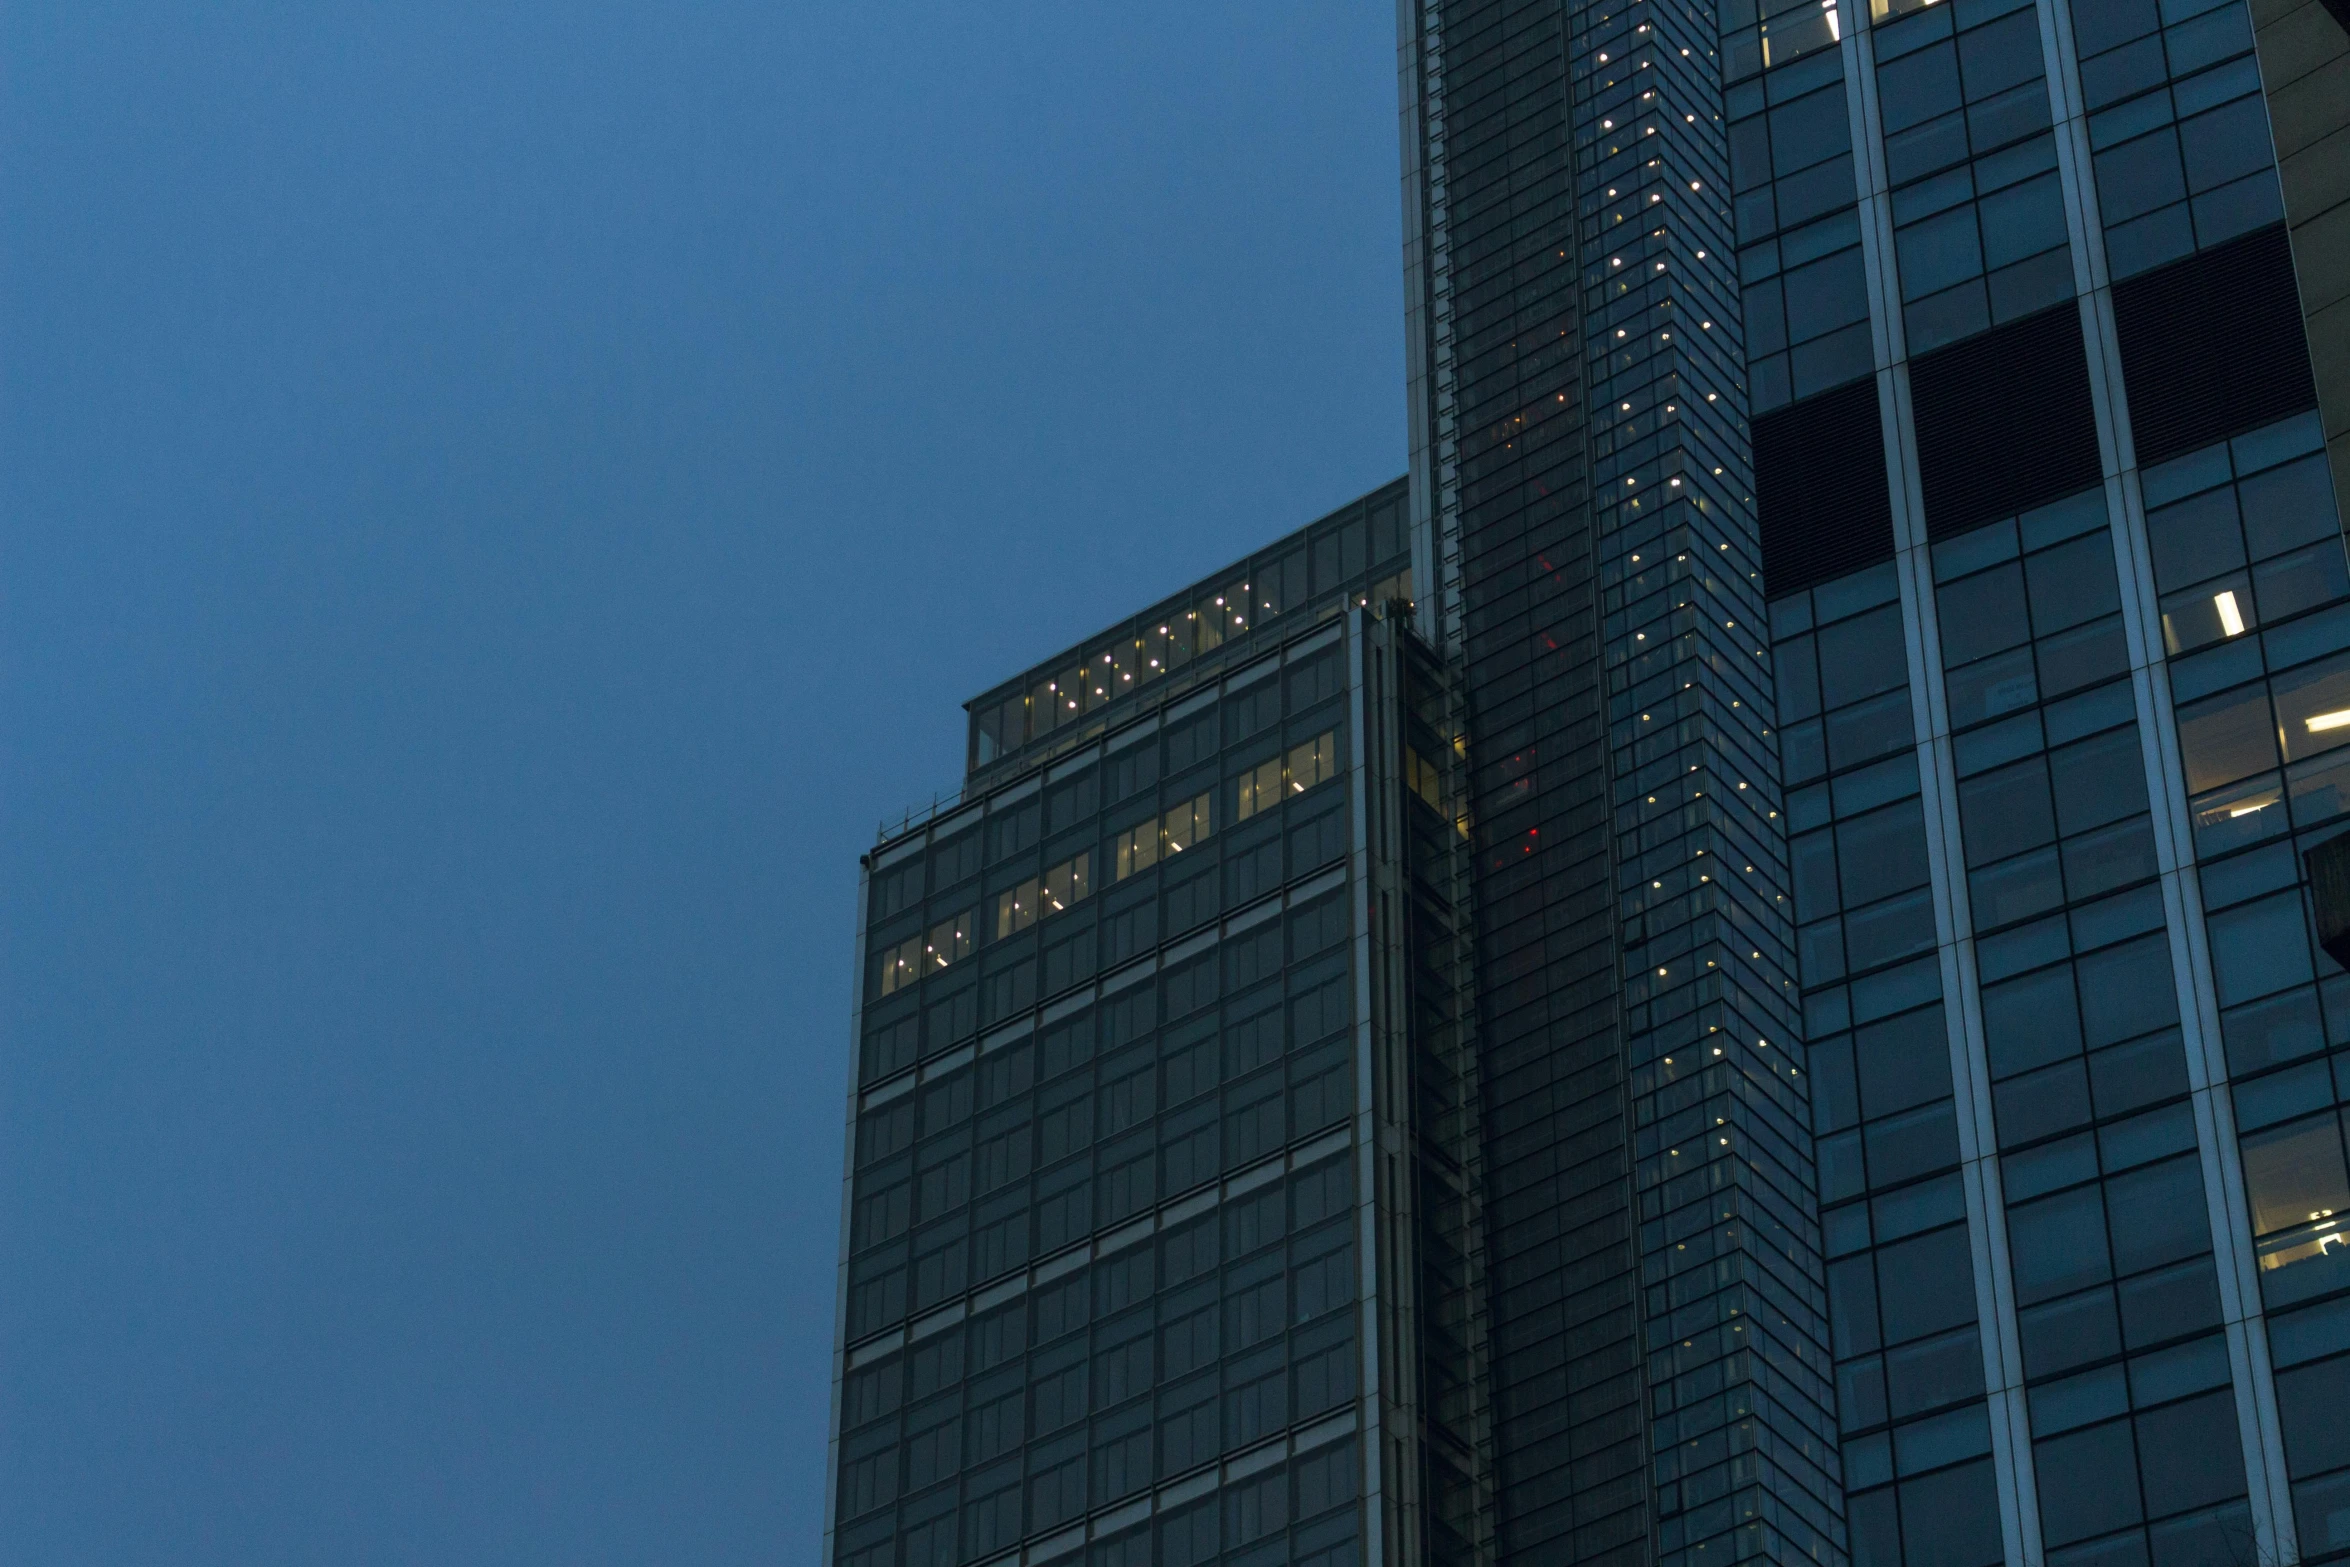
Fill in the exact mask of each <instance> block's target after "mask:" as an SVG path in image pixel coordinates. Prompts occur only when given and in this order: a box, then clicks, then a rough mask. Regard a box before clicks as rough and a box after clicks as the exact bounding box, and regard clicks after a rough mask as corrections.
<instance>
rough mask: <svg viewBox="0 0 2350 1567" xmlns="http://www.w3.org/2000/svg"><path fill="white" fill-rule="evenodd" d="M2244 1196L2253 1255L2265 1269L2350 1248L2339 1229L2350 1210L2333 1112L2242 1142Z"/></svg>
mask: <svg viewBox="0 0 2350 1567" xmlns="http://www.w3.org/2000/svg"><path fill="white" fill-rule="evenodd" d="M2243 1152H2244V1188H2245V1195H2246V1196H2247V1197H2248V1198H2249V1199H2250V1200H2251V1204H2252V1229H2253V1233H2254V1234H2255V1235H2257V1236H2259V1237H2260V1238H2259V1240H2258V1241H2256V1242H2255V1243H2254V1247H2253V1249H2254V1251H2255V1252H2257V1253H2258V1255H2259V1258H2260V1266H2261V1267H2262V1268H2263V1269H2264V1270H2266V1269H2274V1268H2285V1267H2290V1266H2292V1265H2293V1264H2294V1263H2297V1262H2306V1261H2314V1260H2315V1259H2317V1258H2320V1257H2323V1256H2325V1255H2326V1254H2327V1253H2328V1252H2339V1251H2343V1250H2345V1249H2350V1236H2346V1235H2345V1234H2344V1233H2343V1231H2342V1229H2341V1225H2342V1223H2343V1219H2344V1216H2345V1210H2350V1179H2346V1178H2345V1176H2344V1173H2343V1163H2342V1142H2341V1134H2340V1131H2339V1129H2338V1127H2337V1125H2336V1122H2335V1118H2334V1115H2333V1113H2332V1112H2328V1113H2326V1114H2324V1115H2317V1116H2312V1117H2310V1118H2309V1119H2308V1120H2305V1121H2296V1122H2294V1123H2293V1124H2292V1125H2290V1126H2281V1127H2279V1128H2277V1129H2276V1130H2275V1131H2273V1132H2260V1133H2256V1134H2254V1135H2252V1136H2248V1137H2246V1138H2245V1139H2244V1141H2243Z"/></svg>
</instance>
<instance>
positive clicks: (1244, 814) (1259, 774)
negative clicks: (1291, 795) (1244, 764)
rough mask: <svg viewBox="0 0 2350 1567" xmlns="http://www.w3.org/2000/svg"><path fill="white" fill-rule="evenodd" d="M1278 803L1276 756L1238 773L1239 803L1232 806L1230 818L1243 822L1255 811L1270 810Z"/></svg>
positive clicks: (1279, 770)
mask: <svg viewBox="0 0 2350 1567" xmlns="http://www.w3.org/2000/svg"><path fill="white" fill-rule="evenodd" d="M1280 803H1281V758H1279V757H1277V756H1276V757H1273V758H1271V759H1270V760H1268V761H1263V762H1259V763H1258V764H1257V765H1256V766H1254V767H1252V768H1250V769H1249V770H1248V771H1247V772H1245V773H1242V774H1241V775H1240V786H1239V803H1238V804H1237V805H1236V806H1235V807H1234V808H1233V812H1232V818H1233V820H1234V821H1242V822H1245V821H1247V820H1248V819H1249V818H1250V817H1252V816H1254V815H1256V814H1257V812H1259V811H1267V810H1271V809H1272V808H1273V807H1274V806H1276V805H1279V804H1280Z"/></svg>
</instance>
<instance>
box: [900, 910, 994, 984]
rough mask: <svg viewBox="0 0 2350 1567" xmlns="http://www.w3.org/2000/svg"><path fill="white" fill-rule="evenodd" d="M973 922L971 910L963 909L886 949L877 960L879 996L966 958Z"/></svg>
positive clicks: (969, 953) (969, 952)
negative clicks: (917, 934) (921, 932)
mask: <svg viewBox="0 0 2350 1567" xmlns="http://www.w3.org/2000/svg"><path fill="white" fill-rule="evenodd" d="M972 923H973V922H972V917H971V911H970V910H969V909H965V910H964V911H963V912H962V913H960V914H957V915H955V916H954V917H953V918H951V919H944V920H940V921H939V922H938V923H937V924H936V925H933V926H931V927H930V929H929V930H927V931H925V932H924V933H923V934H921V935H919V936H909V937H907V938H906V939H905V940H904V941H901V942H899V943H898V944H897V945H896V946H894V947H889V948H887V949H885V950H884V951H883V952H882V954H881V956H880V958H879V960H878V967H879V971H880V972H879V975H878V979H879V982H880V990H881V993H882V994H883V995H885V996H887V995H891V994H894V993H895V992H897V991H900V990H903V989H905V988H906V987H907V986H908V985H911V984H913V983H914V982H915V981H916V980H919V979H922V978H924V977H925V976H927V975H930V974H935V973H937V972H938V971H939V970H940V969H942V968H945V967H947V966H948V965H949V964H951V963H953V962H955V961H956V960H957V959H959V958H966V957H969V956H970V955H971V942H972Z"/></svg>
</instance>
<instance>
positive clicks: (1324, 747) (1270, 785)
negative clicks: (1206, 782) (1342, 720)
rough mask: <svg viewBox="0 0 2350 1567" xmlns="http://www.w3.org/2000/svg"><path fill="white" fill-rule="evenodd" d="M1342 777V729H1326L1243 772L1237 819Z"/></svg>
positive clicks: (1266, 809)
mask: <svg viewBox="0 0 2350 1567" xmlns="http://www.w3.org/2000/svg"><path fill="white" fill-rule="evenodd" d="M1337 776H1338V731H1336V730H1335V729H1325V730H1324V731H1322V733H1320V734H1318V735H1316V736H1315V737H1314V738H1313V739H1311V740H1305V741H1301V742H1299V743H1298V744H1296V745H1293V746H1291V747H1290V748H1289V753H1288V754H1287V755H1286V756H1276V757H1272V758H1269V759H1268V760H1266V761H1263V762H1260V763H1258V764H1257V765H1256V766H1254V767H1252V768H1250V769H1249V770H1248V771H1247V772H1245V773H1242V774H1241V775H1240V799H1239V803H1238V805H1237V806H1236V808H1235V809H1234V811H1233V813H1232V814H1233V819H1234V820H1236V821H1243V822H1245V821H1247V820H1248V819H1249V818H1250V817H1252V816H1254V815H1256V814H1257V812H1259V811H1269V810H1271V809H1272V808H1273V807H1274V806H1276V805H1279V804H1280V803H1281V802H1282V801H1283V800H1285V799H1287V798H1288V797H1289V796H1291V795H1293V794H1303V793H1305V792H1306V791H1307V790H1308V789H1311V788H1312V787H1314V785H1316V784H1318V783H1322V782H1324V781H1325V780H1327V779H1331V778H1335V777H1337Z"/></svg>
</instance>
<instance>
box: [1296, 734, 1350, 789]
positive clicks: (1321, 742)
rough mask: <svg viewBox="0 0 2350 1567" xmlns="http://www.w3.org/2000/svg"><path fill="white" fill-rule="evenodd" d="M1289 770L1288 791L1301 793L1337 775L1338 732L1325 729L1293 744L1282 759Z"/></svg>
mask: <svg viewBox="0 0 2350 1567" xmlns="http://www.w3.org/2000/svg"><path fill="white" fill-rule="evenodd" d="M1284 764H1285V765H1286V766H1287V768H1288V770H1289V792H1290V793H1291V794H1303V793H1305V792H1306V791H1307V790H1308V789H1311V788H1312V787H1314V785H1316V784H1318V783H1325V782H1327V781H1329V780H1330V779H1332V778H1335V777H1337V776H1338V734H1337V731H1336V730H1329V729H1326V730H1324V731H1323V732H1322V733H1320V734H1318V735H1316V736H1314V738H1313V739H1311V740H1307V741H1304V742H1302V743H1300V744H1297V745H1293V746H1291V747H1290V748H1289V755H1288V757H1287V758H1285V759H1284Z"/></svg>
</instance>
